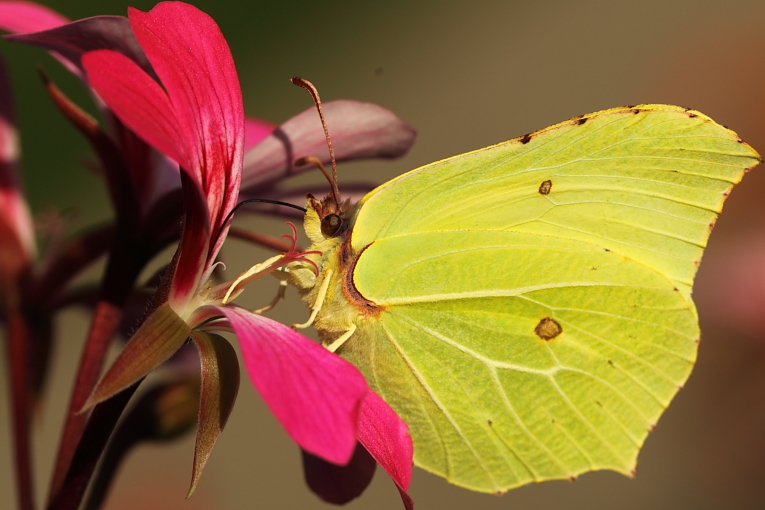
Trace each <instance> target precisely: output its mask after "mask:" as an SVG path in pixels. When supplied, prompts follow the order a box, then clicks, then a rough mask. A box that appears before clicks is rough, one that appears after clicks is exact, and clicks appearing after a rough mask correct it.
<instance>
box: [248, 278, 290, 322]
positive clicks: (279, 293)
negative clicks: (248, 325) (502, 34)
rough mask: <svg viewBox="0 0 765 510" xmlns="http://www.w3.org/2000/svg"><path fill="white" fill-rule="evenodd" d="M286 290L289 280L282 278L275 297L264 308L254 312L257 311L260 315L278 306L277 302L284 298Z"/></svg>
mask: <svg viewBox="0 0 765 510" xmlns="http://www.w3.org/2000/svg"><path fill="white" fill-rule="evenodd" d="M285 290H287V280H282V281H280V282H279V290H278V291H276V296H275V297H274V299H272V300H271V302H270V303H268V304H267V305H266V306H264V307H263V308H258V309H257V310H253V311H252V313H257V314H258V315H261V314H264V313H266V312H270V311H271V310H272V309H273V308H274V307H275V306H276V303H278V302H279V300H280V299H284V292H285Z"/></svg>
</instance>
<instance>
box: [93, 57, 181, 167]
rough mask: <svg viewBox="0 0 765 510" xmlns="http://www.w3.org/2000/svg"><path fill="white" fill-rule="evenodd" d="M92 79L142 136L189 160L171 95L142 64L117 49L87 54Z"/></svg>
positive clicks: (110, 102)
mask: <svg viewBox="0 0 765 510" xmlns="http://www.w3.org/2000/svg"><path fill="white" fill-rule="evenodd" d="M82 65H83V67H84V68H85V72H86V73H87V77H88V82H89V83H90V86H91V87H92V88H93V90H95V91H96V93H97V94H98V95H99V96H101V98H102V99H103V100H104V102H106V104H107V105H108V106H109V108H111V109H112V111H114V113H115V114H116V115H117V117H119V119H120V120H121V121H122V122H124V123H125V125H126V126H128V127H129V128H130V129H132V130H133V131H135V132H136V133H137V134H138V136H140V137H141V138H143V139H144V140H145V141H146V142H147V143H148V144H149V145H152V146H154V147H155V148H156V149H157V150H159V151H160V152H163V153H164V154H165V155H167V156H169V157H170V158H172V159H174V160H176V161H178V163H180V164H181V165H183V164H184V163H186V157H185V154H183V153H182V152H179V150H178V148H179V147H182V144H181V139H182V138H181V136H182V135H181V133H179V128H178V124H177V122H176V120H175V115H174V112H173V110H172V107H171V105H170V101H169V100H168V98H167V94H165V92H164V91H163V90H162V87H160V86H159V84H158V83H157V82H155V81H154V80H153V79H151V77H149V75H148V74H146V73H145V72H144V71H143V70H142V69H141V68H140V67H138V65H137V64H136V63H135V62H133V61H132V60H130V59H129V58H127V57H126V56H124V55H122V54H121V53H117V52H116V51H111V50H98V51H91V52H89V53H86V54H85V55H83V57H82Z"/></svg>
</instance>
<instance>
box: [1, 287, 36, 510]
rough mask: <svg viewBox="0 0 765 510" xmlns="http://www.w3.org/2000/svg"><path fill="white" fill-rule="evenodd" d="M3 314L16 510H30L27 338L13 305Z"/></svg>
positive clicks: (31, 491)
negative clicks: (8, 379)
mask: <svg viewBox="0 0 765 510" xmlns="http://www.w3.org/2000/svg"><path fill="white" fill-rule="evenodd" d="M12 301H13V300H12ZM5 312H6V314H5V319H6V320H5V325H6V329H7V333H8V335H7V339H8V363H9V365H10V366H9V370H8V372H9V375H10V388H11V401H12V407H13V411H12V415H13V439H14V448H15V457H16V459H15V461H16V482H17V487H18V498H19V508H20V509H21V510H33V509H34V487H33V481H32V459H31V452H30V450H31V446H30V439H29V416H30V409H29V388H28V386H27V380H28V379H27V367H28V364H29V363H28V360H27V348H28V345H27V343H28V336H29V335H28V334H27V333H28V328H27V325H26V323H25V321H24V317H23V315H22V314H21V311H20V310H19V308H18V306H17V303H15V302H11V303H7V304H6V310H5Z"/></svg>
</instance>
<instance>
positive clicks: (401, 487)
mask: <svg viewBox="0 0 765 510" xmlns="http://www.w3.org/2000/svg"><path fill="white" fill-rule="evenodd" d="M359 442H360V443H361V444H362V445H364V447H365V448H366V449H367V451H368V452H369V453H370V454H372V457H374V458H375V460H376V461H377V462H378V463H379V464H380V466H382V468H383V469H384V470H385V471H387V472H388V474H389V475H390V477H391V478H392V479H393V481H394V482H395V483H396V487H397V488H398V491H399V493H401V500H402V501H403V502H404V506H405V507H406V508H407V509H408V510H411V509H412V508H414V502H413V501H412V498H411V497H409V494H407V492H406V491H407V490H409V483H410V482H411V480H412V455H413V454H414V448H413V447H412V438H411V436H410V435H409V427H408V426H407V425H406V423H404V420H402V419H401V418H399V416H398V415H397V414H396V412H395V411H394V410H393V409H391V407H390V406H389V405H388V404H386V403H385V401H384V400H383V399H382V398H380V396H379V395H378V394H377V393H375V392H374V391H372V390H369V393H367V396H366V398H365V399H364V402H363V403H362V404H361V411H360V412H359Z"/></svg>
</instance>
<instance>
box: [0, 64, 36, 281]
mask: <svg viewBox="0 0 765 510" xmlns="http://www.w3.org/2000/svg"><path fill="white" fill-rule="evenodd" d="M18 153H19V140H18V134H17V132H16V125H15V121H14V115H13V107H12V102H11V94H10V87H9V83H8V79H7V76H6V73H5V66H4V65H3V62H2V61H1V60H0V265H2V266H3V267H0V276H3V275H2V273H7V276H11V275H13V274H15V273H16V272H17V271H19V270H20V269H21V267H23V266H24V265H26V264H27V263H29V262H30V260H31V259H32V257H33V256H34V254H35V241H34V230H33V228H32V218H31V216H30V214H29V209H28V207H27V202H26V200H25V198H24V194H23V192H22V190H21V183H20V180H19V175H18V155H19V154H18ZM0 293H1V291H0Z"/></svg>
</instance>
